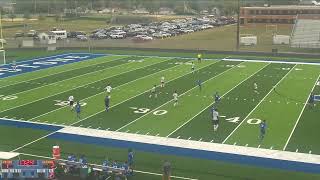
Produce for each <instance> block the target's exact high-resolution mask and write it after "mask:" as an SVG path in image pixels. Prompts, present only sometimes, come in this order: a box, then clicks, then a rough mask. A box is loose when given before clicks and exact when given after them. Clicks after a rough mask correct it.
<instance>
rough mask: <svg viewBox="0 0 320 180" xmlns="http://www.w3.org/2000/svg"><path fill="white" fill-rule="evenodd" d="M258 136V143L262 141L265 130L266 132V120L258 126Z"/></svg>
mask: <svg viewBox="0 0 320 180" xmlns="http://www.w3.org/2000/svg"><path fill="white" fill-rule="evenodd" d="M259 127H260V136H259V139H260V142H262V141H263V139H264V136H265V135H266V130H267V123H266V120H263V121H262V122H261V123H260V125H259Z"/></svg>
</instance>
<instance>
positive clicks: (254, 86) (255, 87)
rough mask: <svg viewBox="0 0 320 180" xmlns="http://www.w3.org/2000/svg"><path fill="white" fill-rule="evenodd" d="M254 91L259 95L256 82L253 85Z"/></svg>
mask: <svg viewBox="0 0 320 180" xmlns="http://www.w3.org/2000/svg"><path fill="white" fill-rule="evenodd" d="M253 90H254V92H255V93H257V94H259V91H258V84H257V83H256V82H254V83H253Z"/></svg>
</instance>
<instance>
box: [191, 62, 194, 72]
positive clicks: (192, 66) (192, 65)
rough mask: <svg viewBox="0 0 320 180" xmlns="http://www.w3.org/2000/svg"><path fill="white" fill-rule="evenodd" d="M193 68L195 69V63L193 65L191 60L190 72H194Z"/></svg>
mask: <svg viewBox="0 0 320 180" xmlns="http://www.w3.org/2000/svg"><path fill="white" fill-rule="evenodd" d="M194 69H195V65H194V63H193V62H192V63H191V71H192V73H194Z"/></svg>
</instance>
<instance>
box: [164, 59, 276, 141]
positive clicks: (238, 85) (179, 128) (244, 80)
mask: <svg viewBox="0 0 320 180" xmlns="http://www.w3.org/2000/svg"><path fill="white" fill-rule="evenodd" d="M270 64H271V63H267V64H266V65H265V66H263V67H261V68H260V69H259V70H258V71H256V72H254V73H253V74H251V75H250V76H248V77H247V78H246V79H244V80H242V81H241V82H240V83H238V84H237V85H236V86H234V87H233V88H231V89H230V90H228V91H227V92H226V93H224V94H223V95H222V96H221V98H222V97H224V96H225V95H227V94H229V93H230V92H231V91H233V90H234V89H235V88H237V87H238V86H240V85H241V84H242V83H244V82H245V81H247V80H248V79H250V78H251V77H253V76H254V75H256V74H258V73H259V72H260V71H262V70H263V69H264V68H266V67H267V66H268V65H270ZM210 106H212V103H210V105H209V106H207V107H205V108H204V109H202V110H201V111H200V112H199V113H197V114H196V115H194V116H193V117H192V118H190V119H189V120H188V121H186V122H185V123H183V124H182V125H180V126H179V127H178V128H177V129H175V130H174V131H172V132H171V133H170V134H168V135H167V136H166V137H170V136H171V135H172V134H174V133H175V132H177V131H178V130H179V129H181V128H182V127H183V126H185V125H186V124H188V123H189V122H191V121H192V120H193V119H194V118H195V117H197V116H198V115H199V114H201V113H202V112H203V111H205V110H206V109H207V108H209V107H210Z"/></svg>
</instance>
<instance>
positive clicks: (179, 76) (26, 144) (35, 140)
mask: <svg viewBox="0 0 320 180" xmlns="http://www.w3.org/2000/svg"><path fill="white" fill-rule="evenodd" d="M217 62H220V61H217ZM217 62H214V63H212V64H215V63H217ZM212 64H209V65H206V66H204V67H202V68H205V67H208V66H210V65H212ZM174 67H176V66H174ZM202 68H201V69H202ZM166 70H167V69H166ZM190 73H192V72H189V73H187V74H190ZM187 74H185V75H187ZM185 75H182V76H179V77H178V78H181V77H183V76H185ZM178 78H175V79H178ZM173 80H174V79H173ZM173 80H171V81H173ZM169 82H170V81H169ZM148 91H149V90H147V91H144V92H142V93H140V94H138V95H136V96H133V97H131V98H128V99H126V100H124V101H122V102H120V103H118V104H115V105H113V106H111V107H110V109H111V108H113V107H115V106H118V105H119V104H122V103H124V102H126V101H128V100H130V99H133V98H135V97H137V96H140V95H141V94H144V93H146V92H148ZM102 93H103V92H102ZM100 94H101V93H100ZM96 95H97V94H96ZM96 95H94V96H96ZM62 108H65V107H62ZM101 112H102V111H100V112H98V113H95V114H94V115H97V114H99V113H101ZM94 115H91V116H88V117H86V118H85V119H81V120H79V121H76V122H74V123H71V124H70V125H68V126H73V125H75V124H77V123H80V122H82V121H84V120H86V119H88V118H89V117H92V116H94ZM57 132H58V131H55V132H52V133H49V134H47V135H45V136H43V137H40V138H38V139H36V140H34V141H32V142H29V143H27V144H25V145H23V146H21V147H18V148H16V149H14V150H12V151H11V152H14V151H17V150H19V149H22V148H24V147H26V146H29V145H30V144H33V143H35V142H37V141H40V140H42V139H44V138H46V137H48V136H51V135H53V134H55V133H57Z"/></svg>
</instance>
